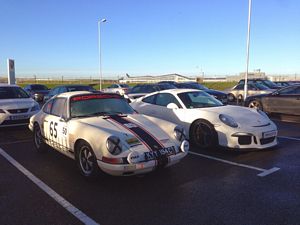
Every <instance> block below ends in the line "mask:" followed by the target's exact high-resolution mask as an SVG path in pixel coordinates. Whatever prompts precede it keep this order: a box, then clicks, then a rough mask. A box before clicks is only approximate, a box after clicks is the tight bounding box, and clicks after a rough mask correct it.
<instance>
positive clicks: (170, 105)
mask: <svg viewBox="0 0 300 225" xmlns="http://www.w3.org/2000/svg"><path fill="white" fill-rule="evenodd" d="M167 108H168V109H178V106H177V105H176V104H175V103H173V102H172V103H169V104H168V105H167Z"/></svg>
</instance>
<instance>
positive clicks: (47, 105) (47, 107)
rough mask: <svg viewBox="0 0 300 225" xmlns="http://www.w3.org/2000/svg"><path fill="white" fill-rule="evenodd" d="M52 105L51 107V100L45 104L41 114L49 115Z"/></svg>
mask: <svg viewBox="0 0 300 225" xmlns="http://www.w3.org/2000/svg"><path fill="white" fill-rule="evenodd" d="M52 105H53V100H51V101H49V102H47V103H46V104H45V105H44V107H43V112H44V113H47V114H50V112H51V108H52Z"/></svg>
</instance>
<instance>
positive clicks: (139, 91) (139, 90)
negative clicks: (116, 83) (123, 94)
mask: <svg viewBox="0 0 300 225" xmlns="http://www.w3.org/2000/svg"><path fill="white" fill-rule="evenodd" d="M167 89H176V87H175V86H173V85H171V84H168V83H158V84H138V85H136V86H134V87H133V88H132V89H131V90H130V91H129V92H128V93H127V97H128V98H131V99H136V98H139V97H142V96H144V95H146V94H149V93H152V92H155V91H162V90H167Z"/></svg>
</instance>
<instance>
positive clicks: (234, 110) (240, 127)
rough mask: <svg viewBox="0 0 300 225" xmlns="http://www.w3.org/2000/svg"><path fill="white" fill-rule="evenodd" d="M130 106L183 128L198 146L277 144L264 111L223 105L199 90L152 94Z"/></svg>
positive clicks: (273, 128) (254, 147)
mask: <svg viewBox="0 0 300 225" xmlns="http://www.w3.org/2000/svg"><path fill="white" fill-rule="evenodd" d="M131 106H132V107H133V108H134V109H135V110H136V111H137V112H139V113H142V114H146V115H150V116H155V117H158V118H161V119H164V120H168V121H171V122H173V123H176V124H178V125H180V126H182V127H184V128H185V131H186V134H187V136H188V137H189V139H190V140H191V142H192V143H193V144H195V145H196V146H198V147H202V148H210V147H213V146H216V145H220V146H224V147H228V148H232V149H264V148H270V147H273V146H275V145H277V127H276V125H275V124H274V123H273V122H272V121H271V120H270V119H269V118H268V116H267V115H266V114H265V113H264V112H262V111H260V110H256V109H249V108H245V107H240V106H231V105H223V104H222V103H221V102H220V101H218V100H216V99H215V98H213V97H211V96H209V95H208V94H206V93H205V92H203V91H198V90H193V89H173V90H165V91H161V92H155V93H151V94H149V95H146V96H144V97H141V98H139V99H137V100H135V101H134V102H132V103H131Z"/></svg>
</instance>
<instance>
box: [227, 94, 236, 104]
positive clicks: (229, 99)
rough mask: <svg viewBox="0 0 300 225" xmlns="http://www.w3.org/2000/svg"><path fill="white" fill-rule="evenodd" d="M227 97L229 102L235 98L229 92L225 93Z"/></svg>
mask: <svg viewBox="0 0 300 225" xmlns="http://www.w3.org/2000/svg"><path fill="white" fill-rule="evenodd" d="M227 99H228V101H229V102H234V101H235V100H236V99H235V96H234V94H231V93H229V94H228V95H227Z"/></svg>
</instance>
